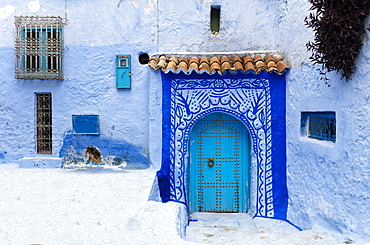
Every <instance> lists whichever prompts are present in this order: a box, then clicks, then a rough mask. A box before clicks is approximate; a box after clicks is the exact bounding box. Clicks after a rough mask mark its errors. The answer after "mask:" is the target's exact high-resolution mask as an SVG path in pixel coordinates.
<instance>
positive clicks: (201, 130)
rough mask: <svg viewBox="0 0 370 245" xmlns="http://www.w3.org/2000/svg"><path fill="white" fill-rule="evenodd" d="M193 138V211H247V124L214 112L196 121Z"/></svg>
mask: <svg viewBox="0 0 370 245" xmlns="http://www.w3.org/2000/svg"><path fill="white" fill-rule="evenodd" d="M190 139H191V142H190V178H189V188H190V191H189V193H190V194H189V207H190V211H191V212H246V211H247V199H249V198H248V195H249V191H248V190H247V188H246V183H247V182H248V176H249V172H248V171H249V141H248V137H247V133H246V129H245V127H244V125H243V124H242V123H241V122H240V121H239V120H237V119H235V118H234V117H232V116H229V115H226V114H223V113H213V114H210V115H208V116H206V117H204V118H202V119H201V120H199V121H198V122H197V123H196V124H195V125H194V127H193V130H192V133H191V138H190Z"/></svg>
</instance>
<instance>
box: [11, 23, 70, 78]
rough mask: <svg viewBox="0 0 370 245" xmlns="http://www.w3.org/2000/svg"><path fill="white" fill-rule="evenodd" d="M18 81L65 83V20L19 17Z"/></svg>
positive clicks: (16, 55) (17, 32)
mask: <svg viewBox="0 0 370 245" xmlns="http://www.w3.org/2000/svg"><path fill="white" fill-rule="evenodd" d="M14 23H15V78H18V79H63V51H64V38H63V36H64V35H63V34H64V33H63V32H64V26H65V25H66V24H65V23H64V22H63V19H62V18H61V17H52V16H47V17H40V16H15V17H14Z"/></svg>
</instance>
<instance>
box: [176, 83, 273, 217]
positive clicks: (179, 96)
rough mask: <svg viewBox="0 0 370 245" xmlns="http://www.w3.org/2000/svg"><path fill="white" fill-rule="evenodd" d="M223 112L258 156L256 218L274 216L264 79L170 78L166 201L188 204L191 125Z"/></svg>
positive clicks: (267, 93) (267, 89)
mask: <svg viewBox="0 0 370 245" xmlns="http://www.w3.org/2000/svg"><path fill="white" fill-rule="evenodd" d="M216 111H222V112H225V113H229V114H232V115H234V116H236V117H237V118H239V119H240V120H241V121H243V122H244V123H245V125H246V126H247V128H248V129H249V132H250V134H251V137H252V139H253V151H254V153H255V155H256V158H257V169H258V171H257V172H258V178H257V185H258V186H257V206H256V208H257V210H256V216H262V217H274V205H273V196H274V195H273V190H272V162H271V146H272V142H271V139H272V137H271V98H270V87H269V81H268V80H267V79H263V78H246V79H173V80H172V82H171V111H170V113H171V142H170V147H171V148H170V151H171V153H170V154H171V157H170V160H171V166H170V171H171V172H170V181H171V184H170V185H171V190H170V199H171V200H172V201H177V202H182V203H187V200H186V199H187V195H186V190H187V181H186V180H187V164H188V140H189V135H190V131H191V128H192V126H193V125H194V124H195V123H196V122H197V121H198V120H199V119H200V118H202V117H204V116H205V115H207V114H209V113H212V112H216Z"/></svg>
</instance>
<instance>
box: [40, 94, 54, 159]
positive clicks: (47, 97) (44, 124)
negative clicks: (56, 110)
mask: <svg viewBox="0 0 370 245" xmlns="http://www.w3.org/2000/svg"><path fill="white" fill-rule="evenodd" d="M36 127H37V135H36V138H37V146H36V151H37V154H45V155H52V100H51V94H50V93H37V94H36Z"/></svg>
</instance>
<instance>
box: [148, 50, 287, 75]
mask: <svg viewBox="0 0 370 245" xmlns="http://www.w3.org/2000/svg"><path fill="white" fill-rule="evenodd" d="M148 65H149V67H150V68H152V69H153V70H155V71H156V70H159V69H162V71H163V72H164V73H169V72H173V73H176V74H178V73H180V72H183V73H185V74H190V73H192V72H196V73H198V74H202V73H208V74H215V73H216V72H218V73H219V74H221V75H223V74H225V72H227V71H229V72H231V73H232V74H235V73H237V72H238V71H240V72H242V73H253V74H259V73H260V72H263V71H264V72H270V73H272V72H275V73H277V74H279V75H281V74H283V73H284V72H286V71H287V70H288V69H289V66H288V65H287V64H286V63H285V62H284V61H283V57H282V56H281V55H279V54H277V55H270V54H267V55H265V56H264V57H262V56H261V55H260V54H256V55H252V56H251V55H246V56H243V57H242V56H220V57H217V56H209V57H206V56H203V57H192V58H186V57H184V56H182V57H179V56H177V57H176V56H171V57H167V56H166V55H160V56H159V57H158V58H157V57H156V56H152V57H151V58H150V60H149V63H148Z"/></svg>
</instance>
